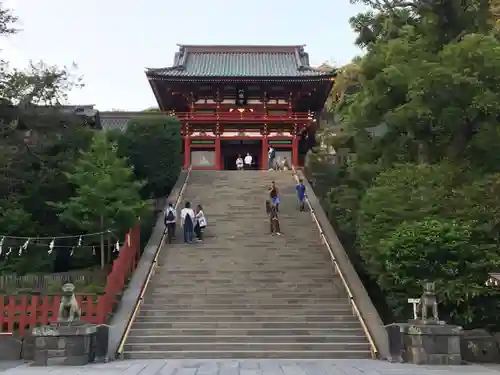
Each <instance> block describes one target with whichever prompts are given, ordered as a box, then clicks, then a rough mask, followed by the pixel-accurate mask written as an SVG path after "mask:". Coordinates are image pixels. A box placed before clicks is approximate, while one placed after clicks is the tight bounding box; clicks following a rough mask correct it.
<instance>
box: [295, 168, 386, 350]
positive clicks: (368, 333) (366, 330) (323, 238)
mask: <svg viewBox="0 0 500 375" xmlns="http://www.w3.org/2000/svg"><path fill="white" fill-rule="evenodd" d="M292 171H293V176H294V178H295V180H296V181H297V183H298V182H299V176H298V173H297V170H296V169H295V167H293V166H292ZM305 201H306V203H307V206H308V207H309V212H310V213H311V216H312V218H313V220H314V222H315V223H316V226H317V227H318V229H319V235H320V237H321V240H322V241H323V243H324V244H325V246H326V248H327V249H328V252H329V253H330V258H331V259H332V264H333V266H334V267H335V271H336V272H337V273H338V274H339V276H340V279H341V280H342V283H343V284H344V287H345V288H346V290H347V295H348V297H349V301H350V303H351V305H352V308H353V310H354V313H355V314H356V316H357V317H358V319H359V322H360V323H361V326H362V327H363V331H364V332H365V335H366V338H367V339H368V342H369V344H370V348H371V355H372V358H373V359H375V358H377V357H378V349H377V346H376V345H375V342H374V341H373V338H372V335H371V334H370V331H369V329H368V327H367V326H366V323H365V320H364V319H363V316H362V315H361V313H360V311H359V308H358V306H357V305H356V301H355V300H354V296H353V294H352V292H351V288H350V287H349V284H348V283H347V280H346V279H345V277H344V274H343V273H342V270H341V269H340V267H339V265H338V263H337V260H336V259H335V255H334V254H333V251H332V247H331V246H330V244H329V243H328V239H327V238H326V236H325V234H324V233H323V228H322V227H321V224H320V222H319V220H318V218H317V216H316V214H315V212H314V209H313V208H312V205H311V202H310V201H309V198H307V196H306V197H305Z"/></svg>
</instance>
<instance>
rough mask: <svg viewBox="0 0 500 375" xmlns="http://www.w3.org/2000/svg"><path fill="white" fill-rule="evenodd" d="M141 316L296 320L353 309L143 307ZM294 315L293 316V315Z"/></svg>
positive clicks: (340, 313)
mask: <svg viewBox="0 0 500 375" xmlns="http://www.w3.org/2000/svg"><path fill="white" fill-rule="evenodd" d="M140 314H141V316H155V317H182V318H187V317H191V316H193V317H196V316H197V317H203V316H205V317H218V318H222V317H241V318H246V319H249V318H251V317H256V318H257V317H266V316H268V317H274V316H277V317H287V316H289V317H290V318H295V317H298V316H303V317H314V316H318V317H323V318H326V317H330V316H332V315H333V316H335V317H338V316H343V315H353V313H352V308H350V306H348V305H347V306H344V307H342V308H337V309H324V310H323V309H314V308H312V307H309V308H300V309H297V308H295V309H293V310H292V309H288V310H269V309H267V310H262V309H259V308H257V309H242V310H236V309H227V310H214V309H210V310H200V309H198V308H196V309H179V308H178V307H177V308H176V309H172V310H165V309H148V308H145V307H144V306H141V308H140ZM292 314H293V315H292Z"/></svg>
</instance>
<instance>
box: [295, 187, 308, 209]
mask: <svg viewBox="0 0 500 375" xmlns="http://www.w3.org/2000/svg"><path fill="white" fill-rule="evenodd" d="M295 190H296V191H297V199H298V202H299V210H300V211H304V200H305V198H306V187H305V185H304V181H303V180H299V183H298V184H297V186H296V187H295Z"/></svg>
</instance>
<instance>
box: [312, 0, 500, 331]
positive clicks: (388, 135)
mask: <svg viewBox="0 0 500 375" xmlns="http://www.w3.org/2000/svg"><path fill="white" fill-rule="evenodd" d="M354 2H360V3H364V4H365V5H367V6H368V7H370V8H371V10H370V11H369V12H366V13H363V14H360V15H358V16H356V17H354V18H353V19H352V20H351V24H352V26H353V28H354V30H355V31H356V32H357V33H358V38H357V41H356V42H357V44H358V45H359V46H361V47H362V48H363V49H364V50H365V52H366V53H365V54H364V56H362V57H361V58H357V59H356V60H355V61H353V63H351V64H349V65H347V66H346V67H344V69H340V75H339V77H338V79H337V83H336V84H335V86H334V90H333V91H332V100H331V102H333V103H334V106H333V108H334V109H335V110H336V112H337V117H338V118H339V119H340V120H339V121H340V122H341V124H342V127H343V128H344V129H347V130H348V133H349V137H350V144H351V146H350V147H351V149H352V150H353V151H355V153H356V159H355V161H354V162H349V163H347V164H346V165H332V163H329V162H328V157H325V155H324V152H323V151H322V150H316V153H314V154H312V155H309V157H308V159H309V163H308V167H309V168H308V170H307V173H308V175H309V176H310V177H311V178H312V179H314V180H315V181H314V182H315V184H316V189H317V190H318V192H319V195H320V198H321V199H322V202H323V204H324V206H325V208H326V211H327V213H328V215H329V217H330V219H331V220H332V223H333V225H334V227H335V228H336V229H337V230H338V231H339V234H340V237H341V239H342V241H343V242H344V244H345V246H346V248H347V249H348V251H349V253H350V255H351V257H352V259H353V260H354V262H355V264H356V267H357V269H358V271H360V273H361V274H362V277H363V278H364V281H365V284H366V285H367V287H368V289H370V291H371V292H373V293H375V294H376V296H375V300H376V303H377V304H378V306H379V307H380V308H383V307H384V305H385V306H389V309H390V312H391V314H389V315H385V314H383V315H385V317H386V318H387V319H393V318H395V319H396V320H402V319H406V318H408V317H409V316H410V315H411V313H410V311H409V306H408V304H407V303H406V299H407V298H408V297H416V296H418V295H419V294H420V293H421V284H422V283H423V282H425V281H435V282H436V284H437V286H438V291H439V299H440V301H441V312H442V314H443V318H444V319H446V320H449V321H451V322H454V323H458V324H462V325H464V326H466V327H490V328H492V329H496V330H498V329H499V328H500V320H499V318H498V317H499V316H500V314H499V312H500V295H499V293H498V292H497V291H496V290H494V289H490V288H489V287H486V286H485V285H484V282H485V281H486V279H487V278H488V272H494V271H498V269H499V267H500V264H499V263H500V251H499V250H500V248H499V243H500V240H499V239H500V234H499V233H500V216H499V214H500V189H499V188H500V185H499V184H500V164H499V154H500V153H499V147H500V131H499V129H500V128H499V125H500V124H499V119H500V117H499V116H498V113H500V107H499V103H500V81H498V79H499V77H500V70H499V69H500V68H499V67H500V41H499V38H498V29H497V21H498V17H497V14H498V12H497V11H496V10H495V9H496V8H494V7H492V6H491V4H492V2H484V1H480V0H467V1H463V2H456V1H450V0H440V1H428V0H410V1H408V0H405V1H401V0H388V1H384V2H379V1H373V0H359V1H354ZM375 129H377V131H375ZM335 138H336V137H333V138H332V137H327V138H326V143H327V144H330V145H333V146H334V147H337V148H338V147H340V146H341V145H339V142H343V144H344V145H345V144H346V142H345V140H341V139H335ZM337 138H339V137H337ZM342 147H343V146H342ZM373 281H376V283H374V282H373ZM374 284H375V285H376V286H377V288H375V289H378V293H377V290H374V288H373V286H374ZM382 296H383V297H382ZM382 299H383V300H385V301H381V300H382ZM382 302H384V303H382ZM390 315H392V316H390Z"/></svg>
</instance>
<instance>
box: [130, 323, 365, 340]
mask: <svg viewBox="0 0 500 375" xmlns="http://www.w3.org/2000/svg"><path fill="white" fill-rule="evenodd" d="M149 335H152V336H155V335H160V336H163V337H169V336H207V337H213V336H218V335H221V336H248V338H249V339H250V338H251V337H252V336H261V337H262V336H290V335H291V336H349V337H354V336H356V337H362V338H363V339H366V338H365V333H364V331H363V329H362V328H361V326H359V327H357V328H345V327H340V328H291V329H290V328H282V329H276V328H244V329H238V328H215V329H200V328H184V329H174V328H136V327H135V326H133V327H132V329H131V330H130V334H129V337H133V336H149Z"/></svg>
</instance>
